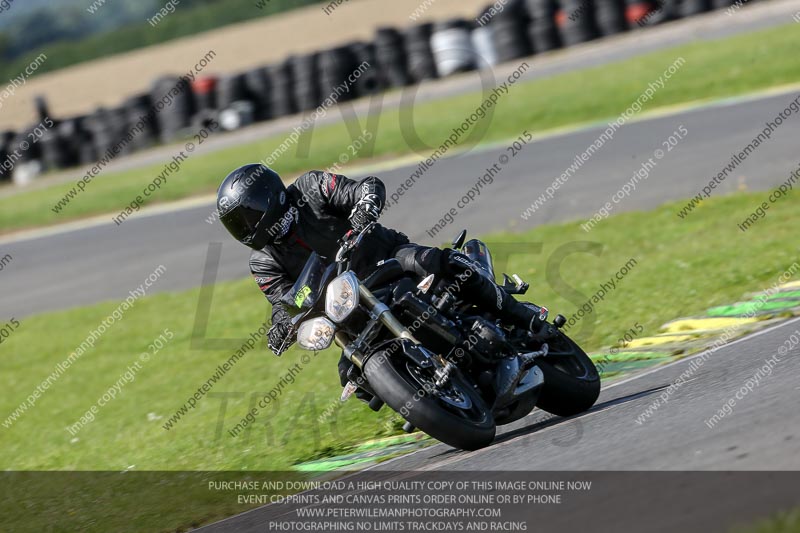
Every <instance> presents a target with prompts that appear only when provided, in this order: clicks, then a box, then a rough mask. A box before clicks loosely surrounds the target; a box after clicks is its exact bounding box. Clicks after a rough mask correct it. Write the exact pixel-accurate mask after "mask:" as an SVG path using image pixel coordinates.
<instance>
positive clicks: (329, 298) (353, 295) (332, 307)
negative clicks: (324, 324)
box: [325, 272, 358, 322]
mask: <svg viewBox="0 0 800 533" xmlns="http://www.w3.org/2000/svg"><path fill="white" fill-rule="evenodd" d="M357 306H358V278H356V275H355V274H353V273H352V272H345V273H344V274H342V275H341V276H339V277H338V278H336V279H335V280H333V281H331V284H330V285H328V290H327V292H326V294H325V314H326V315H328V318H330V319H331V320H333V321H334V322H341V321H342V320H344V319H345V318H347V316H348V315H349V314H350V313H352V312H353V309H355V308H356V307H357Z"/></svg>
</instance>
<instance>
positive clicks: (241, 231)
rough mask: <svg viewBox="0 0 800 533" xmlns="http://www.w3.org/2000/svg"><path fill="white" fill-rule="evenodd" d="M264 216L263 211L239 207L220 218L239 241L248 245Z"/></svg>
mask: <svg viewBox="0 0 800 533" xmlns="http://www.w3.org/2000/svg"><path fill="white" fill-rule="evenodd" d="M263 216H264V212H263V211H259V210H258V209H253V208H251V207H246V206H244V205H238V206H236V207H234V208H233V209H231V210H230V211H229V212H228V213H226V214H225V216H223V217H220V220H221V221H222V224H223V225H224V226H225V228H227V230H228V231H229V232H230V234H231V235H233V237H234V238H235V239H236V240H237V241H239V242H241V243H244V244H247V242H249V241H250V240H251V239H252V238H253V234H254V233H255V231H256V226H258V223H259V222H260V221H261V218H262V217H263Z"/></svg>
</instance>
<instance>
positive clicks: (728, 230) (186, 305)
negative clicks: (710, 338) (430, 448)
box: [0, 193, 800, 529]
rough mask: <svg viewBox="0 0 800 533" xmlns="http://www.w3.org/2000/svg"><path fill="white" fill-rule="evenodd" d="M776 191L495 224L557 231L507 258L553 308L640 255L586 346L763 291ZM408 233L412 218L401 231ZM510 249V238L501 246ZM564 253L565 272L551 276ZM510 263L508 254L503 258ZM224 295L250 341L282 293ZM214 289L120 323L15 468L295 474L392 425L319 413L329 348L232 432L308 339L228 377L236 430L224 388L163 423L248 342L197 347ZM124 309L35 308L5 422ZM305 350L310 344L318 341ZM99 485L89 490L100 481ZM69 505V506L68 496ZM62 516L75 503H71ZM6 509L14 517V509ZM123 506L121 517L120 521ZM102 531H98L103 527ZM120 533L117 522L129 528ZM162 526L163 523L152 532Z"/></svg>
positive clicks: (9, 377) (227, 322) (520, 237)
mask: <svg viewBox="0 0 800 533" xmlns="http://www.w3.org/2000/svg"><path fill="white" fill-rule="evenodd" d="M764 196H765V194H764V193H754V194H744V193H739V194H736V195H733V196H727V197H721V198H712V199H710V200H708V201H706V202H704V203H703V206H702V207H701V208H700V209H699V212H698V213H696V214H695V215H694V216H693V217H691V218H690V219H688V220H681V219H679V218H678V217H677V216H676V215H675V212H676V211H677V209H678V208H679V207H680V206H682V205H683V202H677V203H672V204H669V205H665V206H663V207H661V208H659V209H656V210H654V211H649V212H633V213H625V214H620V215H616V216H612V217H610V218H609V219H607V220H605V221H603V222H601V223H600V224H599V225H598V226H597V227H596V228H595V229H594V230H593V231H592V232H591V233H589V234H588V235H587V234H586V233H584V232H583V231H582V230H581V229H580V225H579V223H577V222H575V223H568V224H560V225H549V226H541V227H539V228H537V229H535V230H533V231H530V232H527V233H524V234H503V235H495V236H489V237H488V238H487V241H488V242H489V243H490V245H491V243H510V244H513V245H515V246H518V247H519V248H520V249H524V247H525V245H526V244H530V243H537V242H540V243H544V247H543V250H542V253H537V254H528V255H518V256H512V257H511V258H510V261H509V264H508V266H507V268H504V269H503V270H506V271H508V272H517V273H519V274H520V275H521V276H522V277H523V278H524V279H526V280H528V281H529V282H530V283H531V285H532V288H531V291H530V293H529V296H530V298H531V300H533V301H535V302H538V303H541V304H545V305H547V306H548V307H549V308H550V309H551V312H561V313H563V314H565V315H567V316H570V315H571V313H573V312H574V311H575V310H576V309H577V308H578V307H579V306H580V305H582V303H583V302H584V301H585V300H586V299H588V298H589V297H591V295H592V294H594V293H595V292H596V291H597V290H598V288H599V285H600V283H602V282H603V281H605V280H607V279H608V278H609V277H610V276H611V275H613V274H614V273H615V272H616V271H617V270H618V269H619V268H620V267H621V266H622V265H623V264H625V263H626V262H627V261H628V260H629V259H630V258H631V257H634V258H635V259H636V260H637V262H638V264H637V265H636V267H635V268H633V269H632V270H631V272H630V273H629V274H628V275H627V277H625V279H624V280H623V281H621V282H620V283H618V287H617V289H616V290H615V291H614V292H612V293H610V294H609V295H608V296H606V299H605V301H603V302H601V303H600V304H598V305H597V306H596V309H595V311H594V312H593V313H592V314H590V315H588V316H587V317H586V318H584V320H583V321H582V322H581V323H580V324H579V325H576V326H575V328H574V329H572V330H571V331H570V333H571V334H572V335H573V336H575V337H576V338H577V339H579V341H580V342H581V343H582V345H583V346H584V347H585V348H586V349H596V348H599V347H602V346H609V345H612V344H613V343H615V341H616V339H617V338H618V337H619V336H620V335H622V334H623V333H624V332H626V331H627V330H628V329H629V328H631V327H632V326H633V324H634V323H635V322H637V321H638V322H639V323H641V324H642V325H643V326H644V332H643V335H649V334H653V333H655V332H656V331H657V330H658V328H659V326H660V325H661V324H663V323H664V322H666V321H668V320H670V319H673V318H677V317H680V316H683V315H691V314H695V313H700V312H702V311H703V310H705V309H706V308H708V307H709V306H712V305H719V304H722V303H727V302H733V301H736V300H737V299H738V298H740V297H741V296H742V295H743V294H744V293H746V292H748V291H755V290H761V289H764V288H767V287H769V286H771V285H772V284H773V283H775V281H776V279H777V278H778V276H779V275H780V274H782V273H783V272H784V271H785V270H786V269H787V268H789V267H790V266H791V265H792V264H793V263H794V262H795V261H800V257H799V256H800V250H798V246H797V239H796V234H797V225H798V223H800V212H799V211H798V209H797V200H796V199H795V198H794V197H789V198H788V199H787V200H784V201H783V202H779V203H777V204H773V206H772V208H771V209H770V211H769V213H768V215H767V216H766V218H764V219H762V220H761V221H759V223H758V224H757V225H756V227H754V228H753V229H751V230H750V231H748V232H747V233H742V232H740V231H739V230H738V229H737V228H736V223H737V222H739V221H741V219H742V218H744V216H745V215H746V214H747V213H749V212H750V211H751V210H752V208H753V206H755V205H757V204H759V203H760V202H761V201H762V200H763V198H764ZM399 229H402V228H399ZM587 240H588V241H595V242H597V243H600V245H602V250H603V251H602V253H601V254H599V255H597V254H590V253H585V252H575V251H574V250H576V249H577V248H575V246H576V245H575V244H574V243H576V242H578V241H587ZM495 247H496V248H498V249H499V245H498V244H495ZM557 250H562V251H564V250H566V251H571V253H569V254H567V255H566V256H565V258H564V260H563V261H561V262H560V263H559V262H555V267H556V268H555V270H556V271H560V274H561V278H562V279H563V280H564V283H563V284H562V283H559V282H558V281H557V280H556V279H555V278H554V277H553V274H552V271H553V269H554V265H553V264H552V259H551V258H552V257H555V256H557V253H556V251H557ZM548 262H550V263H551V264H550V272H551V274H550V275H548ZM498 268H500V266H499V265H498ZM223 293H225V295H226V297H225V298H219V297H217V298H215V299H214V301H213V302H214V304H213V306H212V311H211V317H210V322H209V323H210V325H209V331H208V333H207V337H209V338H217V337H225V338H241V337H246V336H247V335H248V333H249V332H250V331H252V330H254V329H256V328H257V325H258V324H259V323H260V322H261V321H263V319H264V317H265V311H266V309H265V307H266V305H265V304H264V303H263V301H262V297H261V295H260V294H259V292H258V290H257V288H256V287H255V286H254V284H253V282H252V280H249V279H248V280H241V281H233V282H227V283H220V284H219V285H217V287H216V294H217V295H219V294H223ZM198 297H199V289H195V290H191V291H187V292H181V293H174V294H160V295H154V296H148V297H145V298H143V299H142V300H140V301H139V302H138V303H137V304H136V305H135V307H134V308H133V309H131V310H130V311H128V312H127V313H126V315H125V317H124V318H123V319H122V320H121V321H120V322H119V323H117V324H116V325H115V326H114V327H113V328H112V329H111V330H110V331H108V332H107V333H106V334H105V335H104V336H103V337H102V339H101V340H100V341H99V342H98V343H97V345H96V348H95V349H94V350H91V351H89V352H88V353H86V354H85V355H84V356H83V357H82V358H81V359H80V360H79V361H78V362H77V363H75V364H74V365H73V366H72V367H71V368H70V369H69V370H68V371H67V372H66V373H65V374H64V375H63V376H62V377H61V378H60V380H59V381H58V382H57V383H55V384H54V385H53V386H52V387H51V388H50V390H48V391H47V392H46V393H45V395H44V396H43V397H42V398H41V399H40V400H39V402H38V403H37V405H36V406H35V407H34V408H32V409H30V410H29V411H28V412H27V413H26V414H24V415H23V417H22V418H21V419H20V420H19V421H17V422H16V424H15V425H13V427H12V428H11V429H6V428H4V427H0V467H1V468H3V469H8V470H31V469H43V470H53V469H55V470H109V471H123V470H126V469H132V470H135V471H141V470H236V471H243V470H246V471H265V470H286V469H289V468H290V467H291V465H292V464H295V463H297V462H300V461H303V460H308V459H311V458H317V457H322V456H326V455H330V454H334V453H337V452H341V451H344V450H346V449H347V448H348V447H349V446H352V445H354V444H356V443H358V442H359V441H361V440H364V439H368V438H373V437H377V436H381V435H385V434H388V433H391V432H392V429H391V428H392V427H396V424H394V425H393V423H392V422H393V421H396V420H397V417H396V416H395V415H392V414H390V413H389V411H388V410H384V411H383V412H381V413H380V414H377V415H376V414H375V413H373V412H371V411H369V410H368V408H367V407H366V406H365V405H363V404H361V403H358V402H355V401H353V402H351V403H347V404H345V405H344V406H342V407H341V408H340V409H339V410H338V411H336V415H335V417H334V418H333V421H334V422H333V423H329V422H325V423H322V424H320V423H318V422H317V418H318V416H319V414H320V413H321V412H322V411H324V409H325V408H326V407H328V406H329V405H331V402H335V401H336V399H337V398H338V395H339V392H340V387H339V384H338V376H337V374H336V361H337V357H338V356H337V354H336V352H335V351H333V350H329V351H327V352H325V353H322V354H319V355H318V356H317V357H316V358H314V359H312V361H311V363H309V364H308V365H306V367H305V369H304V370H303V371H302V373H300V375H299V376H297V378H296V382H295V383H294V384H293V385H292V386H290V387H288V388H287V389H286V390H285V392H284V393H283V394H282V396H281V397H280V399H279V401H278V402H277V403H276V404H275V408H274V410H272V411H270V410H268V411H267V412H265V413H263V414H262V415H260V417H259V418H258V422H257V423H256V424H255V425H254V429H253V430H252V432H251V433H249V434H245V435H243V436H240V437H236V438H233V437H230V436H229V435H227V434H226V433H225V430H227V429H229V428H231V427H232V426H233V425H234V424H235V423H236V422H237V421H238V420H239V418H241V417H242V416H243V415H244V414H245V413H246V411H247V410H248V409H249V406H250V402H251V397H252V396H251V395H252V394H254V393H256V394H257V393H259V392H261V393H263V392H265V391H268V390H270V389H271V388H272V387H273V386H274V385H275V384H276V383H277V382H278V381H279V380H280V377H281V376H282V375H283V374H285V372H286V370H287V369H288V368H289V367H290V366H291V365H293V364H294V363H295V362H298V360H299V358H300V357H301V355H302V354H301V352H299V351H298V350H296V349H292V350H291V351H289V352H288V353H287V354H285V355H284V356H283V357H281V358H276V357H274V356H272V355H271V354H270V353H268V352H267V351H266V350H265V349H264V348H263V347H260V348H258V349H257V350H255V351H253V352H250V353H249V354H248V355H246V356H245V357H244V358H243V359H242V360H241V361H239V363H238V364H237V365H236V366H235V367H234V368H233V369H232V370H231V371H230V372H229V373H228V374H227V375H226V376H225V377H224V378H223V379H222V381H220V382H218V383H217V384H216V386H215V388H214V389H213V392H214V393H228V394H229V398H228V403H227V407H226V412H225V417H224V421H223V422H222V428H223V432H222V436H221V438H217V428H218V425H219V424H220V412H221V406H222V400H221V398H219V397H217V398H209V397H206V398H204V399H203V400H201V401H200V402H199V404H198V406H197V408H196V409H195V410H192V411H190V412H189V413H188V415H186V416H185V417H184V419H183V420H182V421H181V422H180V423H178V424H177V426H176V427H174V428H173V429H172V430H170V431H165V430H164V429H162V424H163V423H164V422H165V421H166V418H167V417H169V416H170V415H171V414H172V413H173V412H174V411H175V410H176V409H177V408H178V407H179V406H180V405H181V404H182V403H183V402H184V401H185V400H186V398H187V397H188V396H189V395H191V394H192V393H193V392H194V391H195V390H196V389H197V388H198V387H199V386H200V385H201V384H202V383H203V382H204V381H205V380H206V379H208V377H209V376H210V375H211V374H212V373H213V372H214V370H215V368H216V366H217V365H218V364H220V363H221V362H222V361H223V360H224V359H226V358H227V357H228V356H229V354H230V353H231V351H232V350H229V349H224V350H215V351H203V350H193V349H192V348H191V347H190V343H189V340H190V332H191V331H192V329H193V321H194V316H195V313H196V307H197V302H198ZM116 306H117V304H116V303H103V304H98V305H93V306H90V307H85V308H81V309H76V310H71V311H64V312H57V313H49V314H46V315H40V316H34V317H30V318H26V319H24V320H22V321H21V322H22V325H21V327H20V329H19V330H17V331H16V332H15V333H14V334H13V336H12V337H11V338H10V339H9V340H7V341H6V342H4V343H3V346H2V348H0V350H2V351H1V352H0V353H2V357H0V386H2V388H3V391H4V394H3V395H2V398H0V413H2V415H0V416H1V417H2V419H1V420H0V421H2V420H5V417H6V416H7V415H8V414H9V413H10V412H11V411H12V410H13V409H15V408H16V407H17V406H18V405H19V403H20V402H22V401H23V400H24V399H25V398H26V397H27V395H28V394H30V393H31V391H32V390H33V388H34V387H35V386H36V384H37V383H39V382H41V380H42V379H44V378H45V377H46V376H47V375H48V374H49V373H50V372H51V371H52V370H53V368H54V366H55V365H56V364H57V363H58V362H59V361H62V360H63V359H64V358H65V357H66V356H67V354H69V353H70V352H71V351H72V350H74V349H75V347H76V346H77V345H78V344H80V342H81V341H82V340H83V339H84V338H85V337H86V335H87V334H88V332H89V331H90V330H92V329H94V328H96V327H97V325H98V324H99V323H100V322H101V321H102V320H103V318H104V317H106V316H107V315H108V314H109V313H110V312H111V311H113V309H115V308H116ZM164 328H169V329H170V330H171V331H172V332H174V334H175V338H174V339H173V340H172V341H171V342H170V343H169V344H168V345H167V346H166V347H165V348H164V349H163V350H162V351H161V352H160V353H159V354H157V355H156V356H155V357H154V358H153V359H151V360H150V361H149V363H147V364H146V366H144V368H143V369H142V370H141V371H140V372H139V373H138V374H137V375H136V379H135V381H133V382H132V383H130V384H128V385H127V386H126V387H124V388H123V389H122V394H121V395H119V396H118V397H117V399H116V400H114V401H112V402H111V403H110V404H108V405H107V406H105V407H104V408H102V409H101V410H100V411H99V413H98V414H97V419H96V420H95V421H94V422H93V423H90V424H89V425H88V426H87V427H85V428H84V429H83V430H82V431H81V432H80V433H79V434H78V435H77V437H78V440H77V441H73V440H72V438H71V436H70V434H69V433H68V432H67V431H66V429H65V428H66V427H67V426H68V425H69V424H71V423H73V422H75V421H76V420H77V419H78V418H79V417H80V416H81V414H83V413H84V412H85V411H86V409H88V408H89V407H90V406H91V405H92V404H93V403H94V402H95V401H96V400H97V398H98V397H100V396H101V395H102V394H103V392H104V391H106V390H107V389H108V388H109V387H110V386H112V385H113V383H114V382H115V381H116V380H117V379H118V377H119V375H120V374H121V373H123V372H124V371H125V369H126V368H127V367H128V366H129V365H131V364H133V362H134V361H135V360H136V358H137V356H138V354H139V353H141V352H142V351H144V350H146V349H147V345H148V344H149V343H150V341H151V340H152V339H154V338H155V337H157V336H158V335H159V333H161V332H162V331H163V330H164ZM302 353H305V352H302ZM87 490H88V489H87ZM197 490H199V489H195V491H173V492H172V493H170V494H172V498H174V499H175V500H174V501H173V500H170V501H172V502H173V503H175V505H174V506H173V507H174V509H175V513H174V514H170V515H169V518H167V517H161V518H156V517H153V518H152V520H153V521H152V522H151V523H150V524H151V525H155V524H158V525H159V526H160V527H163V526H168V525H170V524H172V523H173V521H174V523H175V524H178V523H184V524H185V523H187V522H186V521H187V520H189V518H190V517H192V516H194V517H196V516H197V515H192V514H190V511H191V510H192V509H196V508H197V507H196V506H194V505H193V504H191V502H187V504H186V505H183V504H182V503H180V502H181V501H182V500H181V498H185V499H187V500H190V499H191V498H194V496H191V498H190V495H193V494H194V493H195V492H196V491H197ZM203 494H205V496H204V497H207V500H206V506H205V509H206V514H205V515H203V516H204V517H205V518H207V519H211V518H214V517H219V516H223V515H224V514H225V513H227V512H231V510H232V509H233V507H232V506H231V504H230V495H229V494H228V495H227V499H220V502H221V503H219V506H218V507H215V505H216V504H213V501H216V500H214V498H212V497H210V496H208V494H207V493H203ZM135 504H136V502H130V503H123V504H122V505H121V506H120V507H119V513H122V514H123V516H122V518H120V520H122V522H120V523H124V515H125V514H130V513H131V512H133V510H138V509H140V507H137V506H136V505H135ZM59 505H66V504H59ZM58 511H59V512H62V511H64V509H63V508H61V507H59V508H58ZM4 514H5V513H4ZM113 518H114V517H108V518H107V519H108V520H113ZM90 529H91V528H90ZM113 529H116V528H113ZM151 529H152V528H151Z"/></svg>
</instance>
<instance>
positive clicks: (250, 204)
mask: <svg viewBox="0 0 800 533" xmlns="http://www.w3.org/2000/svg"><path fill="white" fill-rule="evenodd" d="M289 207H290V206H289V201H288V199H287V197H286V187H285V186H284V185H283V181H281V177H280V176H278V174H277V173H276V172H275V171H273V170H272V169H270V168H268V167H266V166H264V165H260V164H251V165H245V166H243V167H239V168H237V169H236V170H234V171H233V172H231V173H230V174H228V176H227V177H226V178H225V179H224V180H223V181H222V185H220V186H219V191H217V212H218V213H219V219H220V221H222V224H223V225H224V226H225V228H227V230H228V232H229V233H230V234H231V235H233V237H234V238H235V239H236V240H237V241H239V242H241V243H242V244H246V245H247V246H249V247H250V248H255V249H256V250H260V249H261V248H263V247H264V246H266V245H267V244H269V243H271V242H273V241H274V240H275V238H276V237H279V236H280V235H281V234H282V228H283V227H284V226H285V224H287V223H288V220H289V213H290V210H289Z"/></svg>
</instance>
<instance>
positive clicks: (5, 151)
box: [0, 130, 14, 182]
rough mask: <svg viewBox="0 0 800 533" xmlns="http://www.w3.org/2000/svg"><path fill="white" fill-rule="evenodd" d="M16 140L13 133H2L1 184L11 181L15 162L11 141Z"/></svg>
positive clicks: (0, 135) (0, 149) (0, 156)
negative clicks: (12, 158)
mask: <svg viewBox="0 0 800 533" xmlns="http://www.w3.org/2000/svg"><path fill="white" fill-rule="evenodd" d="M13 139H14V132H13V131H10V130H9V131H4V132H0V182H3V181H10V180H11V171H12V170H13V161H12V160H11V158H9V155H10V154H11V141H12V140H13Z"/></svg>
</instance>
